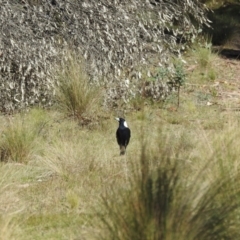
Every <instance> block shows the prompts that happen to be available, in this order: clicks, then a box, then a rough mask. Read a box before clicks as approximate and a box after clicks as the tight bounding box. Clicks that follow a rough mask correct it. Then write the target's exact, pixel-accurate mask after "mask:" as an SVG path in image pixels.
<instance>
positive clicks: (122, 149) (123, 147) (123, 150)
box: [120, 145, 126, 155]
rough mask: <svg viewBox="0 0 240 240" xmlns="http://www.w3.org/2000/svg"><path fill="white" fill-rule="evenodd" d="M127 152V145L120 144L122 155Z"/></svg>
mask: <svg viewBox="0 0 240 240" xmlns="http://www.w3.org/2000/svg"><path fill="white" fill-rule="evenodd" d="M125 152H126V147H125V146H123V145H121V146H120V155H124V154H125Z"/></svg>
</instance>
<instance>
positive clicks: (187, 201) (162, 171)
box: [98, 145, 240, 240]
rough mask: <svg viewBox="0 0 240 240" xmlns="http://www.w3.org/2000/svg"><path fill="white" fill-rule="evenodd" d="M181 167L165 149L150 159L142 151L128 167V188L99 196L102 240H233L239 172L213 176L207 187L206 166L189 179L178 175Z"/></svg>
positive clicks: (236, 218)
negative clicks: (101, 205) (138, 157)
mask: <svg viewBox="0 0 240 240" xmlns="http://www.w3.org/2000/svg"><path fill="white" fill-rule="evenodd" d="M212 161H214V163H215V164H219V162H221V158H218V157H216V158H215V159H212ZM181 164H182V162H181V161H179V159H177V158H172V157H171V154H170V152H169V148H168V147H167V145H165V147H164V148H158V149H157V150H156V149H155V152H154V156H153V154H152V153H151V154H149V153H147V152H146V151H145V150H144V148H143V151H142V155H141V157H140V159H139V164H137V165H136V163H135V164H134V165H132V169H131V171H132V175H131V178H130V188H128V189H126V188H122V189H120V190H117V191H116V190H115V189H114V187H112V188H111V190H110V191H109V192H111V193H109V194H108V193H107V194H106V195H104V197H103V198H102V199H103V201H102V203H103V206H104V211H103V212H101V213H100V214H99V215H98V216H99V219H100V220H101V223H102V228H103V229H104V230H103V235H102V236H101V239H119V240H121V239H129V240H130V239H136V240H137V239H139V240H143V239H144V240H146V239H149V240H154V239H168V240H170V239H171V240H174V239H180V240H181V239H182V240H185V239H206V240H207V239H209V240H211V239H238V238H239V237H240V235H239V233H238V231H237V229H238V226H239V223H240V222H239V218H238V214H239V207H240V204H239V197H240V191H239V184H240V178H239V177H240V173H239V172H238V171H237V172H234V173H233V171H230V170H229V169H228V173H229V175H227V176H226V175H225V176H224V177H223V176H222V174H220V172H218V174H217V176H215V178H214V179H213V180H212V181H211V183H209V182H208V181H206V178H205V177H206V175H205V174H206V172H207V171H208V168H209V167H210V165H211V164H207V165H206V166H204V167H203V168H202V169H200V171H199V172H198V175H197V176H196V178H194V179H190V178H189V176H186V175H183V172H184V171H183V167H182V166H181ZM230 185H231V187H230ZM113 192H114V193H113ZM98 239H99V238H98Z"/></svg>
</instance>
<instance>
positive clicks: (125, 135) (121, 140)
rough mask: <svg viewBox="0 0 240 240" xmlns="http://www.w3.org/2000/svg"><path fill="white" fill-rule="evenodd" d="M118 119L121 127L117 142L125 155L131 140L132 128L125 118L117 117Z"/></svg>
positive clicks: (117, 134)
mask: <svg viewBox="0 0 240 240" xmlns="http://www.w3.org/2000/svg"><path fill="white" fill-rule="evenodd" d="M116 120H117V121H119V127H118V129H117V132H116V137H117V142H118V145H119V147H120V155H124V154H125V152H126V148H127V145H128V143H129V141H130V137H131V130H130V129H129V128H128V126H127V123H126V121H125V119H123V118H116Z"/></svg>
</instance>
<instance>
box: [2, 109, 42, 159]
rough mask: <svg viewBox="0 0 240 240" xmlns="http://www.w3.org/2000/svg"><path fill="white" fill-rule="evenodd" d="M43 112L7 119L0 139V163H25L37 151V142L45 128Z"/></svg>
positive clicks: (31, 112) (34, 111)
mask: <svg viewBox="0 0 240 240" xmlns="http://www.w3.org/2000/svg"><path fill="white" fill-rule="evenodd" d="M43 113H44V111H43V110H36V109H33V110H31V111H30V112H29V113H27V114H20V115H17V116H15V117H14V118H9V119H8V122H7V123H6V126H5V129H4V130H3V132H2V136H1V139H0V157H1V161H4V162H6V161H14V162H19V163H26V162H28V160H30V157H31V155H32V154H33V153H34V152H36V150H37V140H38V137H39V136H40V135H41V133H42V130H43V129H44V128H45V124H46V118H45V117H44V116H45V115H43Z"/></svg>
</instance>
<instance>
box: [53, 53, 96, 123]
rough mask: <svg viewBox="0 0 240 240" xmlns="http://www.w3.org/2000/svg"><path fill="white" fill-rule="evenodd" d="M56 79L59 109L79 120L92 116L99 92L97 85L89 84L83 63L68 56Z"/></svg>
mask: <svg viewBox="0 0 240 240" xmlns="http://www.w3.org/2000/svg"><path fill="white" fill-rule="evenodd" d="M58 79H59V81H58V86H57V101H58V106H59V108H60V110H61V111H62V112H64V113H65V114H67V115H68V116H74V117H75V118H77V119H79V120H80V119H84V118H86V117H93V114H94V113H95V112H96V110H98V107H99V104H100V102H101V93H100V90H99V88H98V87H96V86H95V85H92V84H90V82H89V79H88V77H87V74H86V73H85V71H84V67H83V63H82V62H81V61H80V60H79V59H77V58H76V57H74V56H69V58H68V62H67V63H66V66H64V71H62V72H59V78H58Z"/></svg>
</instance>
